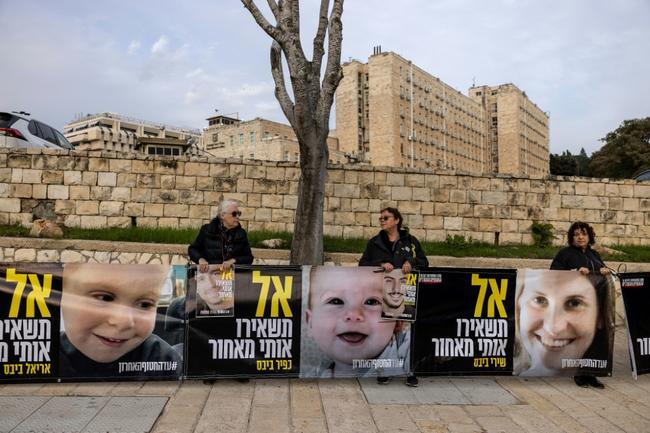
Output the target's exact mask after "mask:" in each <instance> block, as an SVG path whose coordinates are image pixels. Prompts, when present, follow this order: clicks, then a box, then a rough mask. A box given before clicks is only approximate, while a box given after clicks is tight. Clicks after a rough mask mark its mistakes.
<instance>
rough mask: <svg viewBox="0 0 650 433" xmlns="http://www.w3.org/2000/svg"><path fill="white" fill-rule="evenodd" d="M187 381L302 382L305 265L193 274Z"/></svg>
mask: <svg viewBox="0 0 650 433" xmlns="http://www.w3.org/2000/svg"><path fill="white" fill-rule="evenodd" d="M188 281H189V283H188V285H189V287H188V302H187V306H186V314H187V317H188V319H189V327H188V335H187V348H186V349H187V350H186V354H187V376H188V377H194V378H223V377H273V376H281V377H297V376H298V373H299V371H300V317H301V316H302V309H301V293H302V269H301V267H300V266H244V265H242V266H237V267H236V272H235V271H234V270H233V269H232V268H231V269H229V270H222V268H221V265H210V267H209V268H208V270H207V272H199V271H198V270H197V269H196V268H192V269H191V270H190V275H189V280H188Z"/></svg>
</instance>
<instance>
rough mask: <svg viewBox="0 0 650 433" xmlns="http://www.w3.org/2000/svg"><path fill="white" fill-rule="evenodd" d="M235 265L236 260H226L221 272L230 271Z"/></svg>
mask: <svg viewBox="0 0 650 433" xmlns="http://www.w3.org/2000/svg"><path fill="white" fill-rule="evenodd" d="M234 264H235V259H229V260H226V261H225V262H223V263H222V264H221V270H222V271H229V270H230V268H232V267H233V265H234Z"/></svg>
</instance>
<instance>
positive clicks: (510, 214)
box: [0, 149, 650, 245]
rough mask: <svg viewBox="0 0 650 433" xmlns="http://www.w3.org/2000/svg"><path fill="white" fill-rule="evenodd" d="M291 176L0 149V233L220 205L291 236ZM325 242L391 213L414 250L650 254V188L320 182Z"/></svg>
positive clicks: (142, 221) (124, 222) (360, 178)
mask: <svg viewBox="0 0 650 433" xmlns="http://www.w3.org/2000/svg"><path fill="white" fill-rule="evenodd" d="M299 178H300V170H299V168H298V166H297V164H296V163H293V162H267V163H261V162H253V161H250V162H249V161H246V162H243V161H242V160H240V159H218V158H210V159H208V158H197V157H184V156H183V157H152V156H148V155H142V154H118V153H114V152H77V151H72V152H69V151H59V150H47V149H46V150H37V149H29V150H15V149H12V150H8V149H0V224H15V223H18V224H22V225H25V226H29V225H30V224H31V221H32V220H33V218H35V217H48V218H52V219H56V220H58V221H59V222H61V223H63V224H65V225H66V226H78V227H128V226H131V225H137V226H148V227H198V226H199V225H201V224H202V223H205V222H207V221H208V220H209V219H210V218H211V217H212V216H213V215H214V214H215V211H216V205H217V204H218V203H219V201H220V200H222V199H223V198H233V199H237V200H240V201H241V203H242V206H241V210H242V211H243V216H242V221H243V223H244V225H245V226H246V227H247V228H248V229H253V230H260V229H266V230H276V231H292V230H293V216H294V211H295V208H296V205H297V196H296V193H297V191H298V181H299ZM326 193H327V194H326V195H327V198H326V202H325V210H326V211H325V215H324V222H325V233H326V234H331V235H336V236H344V237H364V238H368V237H370V236H372V235H374V234H376V233H377V231H378V230H379V228H378V222H377V218H378V216H379V211H380V210H381V208H383V207H384V206H397V207H398V208H399V209H400V210H401V211H402V213H403V215H404V219H405V223H406V225H408V226H409V227H410V228H411V230H412V231H413V233H414V234H415V235H416V236H418V237H419V238H420V239H426V240H444V239H445V238H446V236H447V235H456V234H458V235H463V236H465V237H467V238H469V237H471V238H473V239H479V240H484V241H487V242H494V240H495V237H496V236H498V238H499V242H500V243H529V242H530V241H531V236H530V225H531V223H532V221H533V220H538V221H543V222H550V223H551V224H553V226H554V227H555V228H556V230H557V234H558V236H559V238H558V240H557V241H556V242H557V243H562V242H564V239H563V234H564V232H565V231H566V229H567V228H568V226H569V224H570V223H571V222H572V221H574V220H584V221H587V222H589V223H591V224H593V225H594V227H595V229H596V233H597V234H598V236H599V241H600V242H601V243H605V244H615V243H629V244H644V245H647V244H650V184H648V183H643V182H639V183H637V182H634V181H631V180H625V181H612V180H608V179H587V178H569V177H553V176H550V177H548V176H547V177H542V176H530V177H512V176H504V175H498V176H497V177H487V176H478V175H468V174H463V173H455V172H451V171H441V170H436V171H433V170H428V169H406V168H382V167H361V166H359V167H344V166H341V165H332V166H330V168H329V170H328V181H327V186H326Z"/></svg>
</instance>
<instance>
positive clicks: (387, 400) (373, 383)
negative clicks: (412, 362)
mask: <svg viewBox="0 0 650 433" xmlns="http://www.w3.org/2000/svg"><path fill="white" fill-rule="evenodd" d="M359 384H360V385H361V389H362V390H363V393H364V395H365V396H366V399H367V400H368V403H370V404H418V403H420V402H419V401H418V399H417V397H416V396H415V394H414V393H413V389H412V388H408V387H406V386H405V385H404V383H403V379H402V378H393V379H392V380H391V381H390V382H389V383H387V384H384V385H380V384H378V383H377V379H375V378H367V379H359Z"/></svg>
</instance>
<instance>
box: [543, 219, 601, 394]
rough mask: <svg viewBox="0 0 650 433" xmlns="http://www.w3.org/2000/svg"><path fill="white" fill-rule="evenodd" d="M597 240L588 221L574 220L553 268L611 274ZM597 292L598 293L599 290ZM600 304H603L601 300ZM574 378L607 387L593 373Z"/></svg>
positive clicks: (593, 273) (588, 273) (583, 273)
mask: <svg viewBox="0 0 650 433" xmlns="http://www.w3.org/2000/svg"><path fill="white" fill-rule="evenodd" d="M595 241H596V234H595V232H594V229H593V227H591V226H590V225H589V224H587V223H586V222H582V221H576V222H574V223H573V224H571V227H569V230H568V232H567V243H568V244H569V245H568V246H567V247H565V248H563V249H561V250H560V251H559V252H558V253H557V255H556V256H555V258H554V259H553V262H552V263H551V269H555V270H577V271H578V272H580V273H581V274H582V275H590V274H591V275H603V276H607V275H609V273H610V270H609V268H608V267H607V266H606V265H605V262H603V259H602V258H601V257H600V255H599V254H598V252H597V251H595V250H593V249H592V247H591V246H592V245H593V244H594V243H595ZM592 280H593V279H592ZM594 288H595V289H597V288H598V284H597V283H596V284H594ZM596 292H597V293H598V291H597V290H596ZM598 304H600V305H602V303H601V302H599V303H598ZM598 304H597V305H598ZM604 319H606V318H602V317H601V318H600V321H601V327H602V326H604V324H603V323H602V322H603V321H604ZM573 380H574V381H575V383H576V385H578V386H581V387H588V386H592V387H594V388H598V389H602V388H604V387H605V385H603V383H602V382H600V381H599V380H598V379H597V378H596V376H592V375H577V376H574V377H573Z"/></svg>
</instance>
